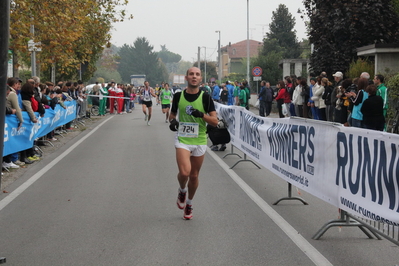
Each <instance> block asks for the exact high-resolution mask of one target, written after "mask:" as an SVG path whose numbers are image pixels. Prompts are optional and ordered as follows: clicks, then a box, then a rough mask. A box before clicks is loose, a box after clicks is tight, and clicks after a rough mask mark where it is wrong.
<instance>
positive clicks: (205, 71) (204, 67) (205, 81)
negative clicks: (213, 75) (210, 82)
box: [202, 46, 207, 83]
mask: <svg viewBox="0 0 399 266" xmlns="http://www.w3.org/2000/svg"><path fill="white" fill-rule="evenodd" d="M202 48H205V60H204V64H205V66H204V68H205V71H204V72H205V83H206V82H207V81H206V47H205V46H202Z"/></svg>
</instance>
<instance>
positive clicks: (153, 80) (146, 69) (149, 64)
mask: <svg viewBox="0 0 399 266" xmlns="http://www.w3.org/2000/svg"><path fill="white" fill-rule="evenodd" d="M153 49H154V47H153V46H151V45H150V43H149V42H148V40H147V39H146V38H145V37H138V38H137V39H136V41H135V42H134V43H133V46H131V45H127V44H125V45H123V46H122V47H121V49H120V51H119V57H120V62H119V67H118V71H119V73H120V74H121V77H122V79H123V81H124V82H126V83H130V75H134V74H144V75H146V77H147V80H148V81H149V82H150V84H157V83H158V84H159V83H161V82H162V81H166V80H168V73H167V70H166V67H165V65H164V64H163V63H162V61H161V60H159V58H158V55H157V53H156V52H154V51H153Z"/></svg>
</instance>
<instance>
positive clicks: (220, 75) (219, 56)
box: [215, 30, 222, 85]
mask: <svg viewBox="0 0 399 266" xmlns="http://www.w3.org/2000/svg"><path fill="white" fill-rule="evenodd" d="M215 33H219V41H218V65H219V71H218V72H219V73H218V79H219V85H220V84H222V53H221V51H220V30H217V31H215Z"/></svg>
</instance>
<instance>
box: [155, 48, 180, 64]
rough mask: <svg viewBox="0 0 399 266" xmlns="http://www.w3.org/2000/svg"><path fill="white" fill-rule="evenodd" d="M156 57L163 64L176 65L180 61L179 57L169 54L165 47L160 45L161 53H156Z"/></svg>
mask: <svg viewBox="0 0 399 266" xmlns="http://www.w3.org/2000/svg"><path fill="white" fill-rule="evenodd" d="M158 57H159V58H160V59H161V60H162V62H163V63H164V64H169V63H177V62H179V61H180V60H181V55H179V54H175V53H172V52H170V51H169V50H168V49H167V48H166V45H161V51H159V52H158Z"/></svg>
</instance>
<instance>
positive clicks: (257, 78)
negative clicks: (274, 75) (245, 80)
mask: <svg viewBox="0 0 399 266" xmlns="http://www.w3.org/2000/svg"><path fill="white" fill-rule="evenodd" d="M261 80H262V77H254V81H261Z"/></svg>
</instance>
